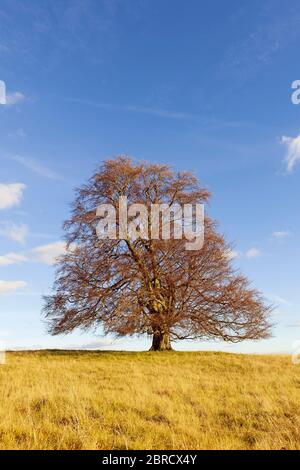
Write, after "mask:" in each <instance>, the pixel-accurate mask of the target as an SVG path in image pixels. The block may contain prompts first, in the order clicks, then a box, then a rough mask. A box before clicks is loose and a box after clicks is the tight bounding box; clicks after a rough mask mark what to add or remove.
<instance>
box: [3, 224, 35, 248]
mask: <svg viewBox="0 0 300 470" xmlns="http://www.w3.org/2000/svg"><path fill="white" fill-rule="evenodd" d="M28 234H29V228H28V226H27V225H26V224H16V223H14V222H9V221H3V222H0V236H2V237H5V238H8V239H9V240H12V241H15V242H17V243H20V244H21V245H24V244H25V242H26V238H27V236H28Z"/></svg>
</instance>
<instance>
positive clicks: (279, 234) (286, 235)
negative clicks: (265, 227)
mask: <svg viewBox="0 0 300 470" xmlns="http://www.w3.org/2000/svg"><path fill="white" fill-rule="evenodd" d="M291 236H292V233H291V232H290V231H288V230H281V231H278V232H273V233H272V238H275V239H276V240H283V239H284V238H289V237H291Z"/></svg>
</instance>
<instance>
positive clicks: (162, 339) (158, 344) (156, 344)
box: [150, 331, 172, 351]
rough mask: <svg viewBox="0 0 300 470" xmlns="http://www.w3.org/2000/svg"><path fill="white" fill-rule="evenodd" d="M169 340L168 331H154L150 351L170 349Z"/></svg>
mask: <svg viewBox="0 0 300 470" xmlns="http://www.w3.org/2000/svg"><path fill="white" fill-rule="evenodd" d="M171 350H172V346H171V341H170V335H169V333H163V332H161V331H155V332H154V333H153V339H152V346H151V349H150V351H171Z"/></svg>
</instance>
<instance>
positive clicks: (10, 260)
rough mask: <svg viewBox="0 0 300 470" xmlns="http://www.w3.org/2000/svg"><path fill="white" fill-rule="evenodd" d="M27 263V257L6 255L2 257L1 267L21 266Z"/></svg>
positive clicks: (12, 254)
mask: <svg viewBox="0 0 300 470" xmlns="http://www.w3.org/2000/svg"><path fill="white" fill-rule="evenodd" d="M25 261H27V258H26V256H24V255H21V254H18V253H14V252H12V253H7V254H6V255H3V256H0V266H10V265H13V264H21V263H24V262H25Z"/></svg>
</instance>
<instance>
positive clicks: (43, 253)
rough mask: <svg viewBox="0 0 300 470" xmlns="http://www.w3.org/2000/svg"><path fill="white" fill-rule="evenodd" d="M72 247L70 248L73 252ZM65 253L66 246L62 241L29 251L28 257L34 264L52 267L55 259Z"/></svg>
mask: <svg viewBox="0 0 300 470" xmlns="http://www.w3.org/2000/svg"><path fill="white" fill-rule="evenodd" d="M73 249H74V246H71V247H70V250H73ZM65 253H67V245H66V243H65V242H63V241H58V242H54V243H48V244H47V245H41V246H38V247H36V248H34V249H32V250H31V251H30V253H29V254H28V257H29V259H30V260H31V261H34V262H36V263H43V264H49V265H53V264H55V263H56V261H57V259H58V258H59V257H60V256H62V255H64V254H65Z"/></svg>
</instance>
